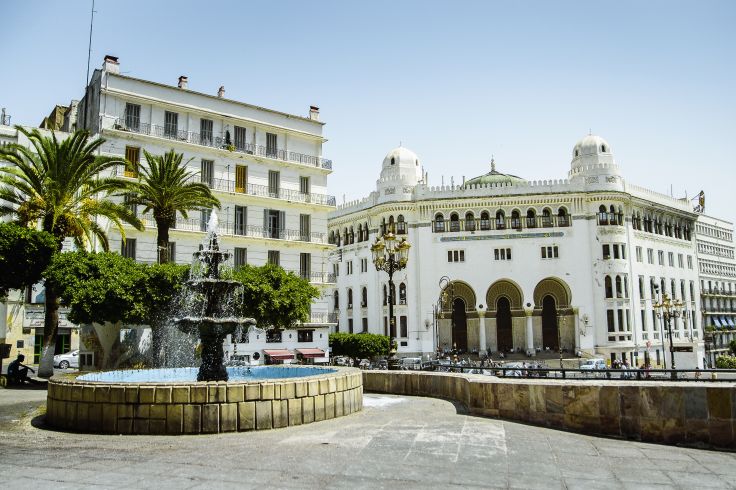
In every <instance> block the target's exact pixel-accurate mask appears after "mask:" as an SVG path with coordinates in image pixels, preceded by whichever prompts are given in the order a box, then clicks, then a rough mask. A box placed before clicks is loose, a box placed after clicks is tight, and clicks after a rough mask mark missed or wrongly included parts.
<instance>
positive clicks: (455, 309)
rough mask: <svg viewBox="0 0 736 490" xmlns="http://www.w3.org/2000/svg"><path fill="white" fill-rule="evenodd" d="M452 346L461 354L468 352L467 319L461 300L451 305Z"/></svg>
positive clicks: (458, 299)
mask: <svg viewBox="0 0 736 490" xmlns="http://www.w3.org/2000/svg"><path fill="white" fill-rule="evenodd" d="M452 345H453V347H454V348H456V349H458V350H461V351H463V352H466V351H467V350H468V317H467V315H466V313H465V301H463V300H462V299H461V298H455V301H453V303H452Z"/></svg>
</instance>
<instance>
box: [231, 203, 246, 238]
mask: <svg viewBox="0 0 736 490" xmlns="http://www.w3.org/2000/svg"><path fill="white" fill-rule="evenodd" d="M246 209H247V208H246V207H245V206H235V230H234V231H233V233H235V234H236V235H245V227H246V226H247V216H246Z"/></svg>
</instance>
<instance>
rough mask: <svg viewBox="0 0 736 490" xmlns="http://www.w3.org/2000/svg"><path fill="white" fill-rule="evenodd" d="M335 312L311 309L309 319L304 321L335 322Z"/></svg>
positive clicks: (336, 314) (336, 315)
mask: <svg viewBox="0 0 736 490" xmlns="http://www.w3.org/2000/svg"><path fill="white" fill-rule="evenodd" d="M337 318H338V313H337V312H332V313H329V312H326V311H313V312H312V313H310V315H309V321H307V322H304V323H322V324H324V323H337Z"/></svg>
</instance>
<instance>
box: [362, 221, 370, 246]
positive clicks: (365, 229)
mask: <svg viewBox="0 0 736 490" xmlns="http://www.w3.org/2000/svg"><path fill="white" fill-rule="evenodd" d="M369 238H370V236H369V234H368V222H367V221H366V222H365V223H363V241H364V242H367V241H368V239H369Z"/></svg>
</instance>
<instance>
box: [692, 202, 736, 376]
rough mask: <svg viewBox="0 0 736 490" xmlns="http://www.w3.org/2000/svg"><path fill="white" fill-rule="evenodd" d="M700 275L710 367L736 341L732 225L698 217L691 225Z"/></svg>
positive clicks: (701, 305)
mask: <svg viewBox="0 0 736 490" xmlns="http://www.w3.org/2000/svg"><path fill="white" fill-rule="evenodd" d="M695 231H696V236H695V239H696V243H697V250H698V270H699V272H700V298H701V301H700V308H701V311H702V313H703V327H704V329H705V337H706V345H705V347H706V357H707V360H708V363H709V364H710V365H711V367H715V359H716V357H718V356H719V355H723V354H727V353H728V351H729V348H728V344H729V342H731V341H732V340H734V339H736V332H735V330H736V257H735V256H734V243H733V223H730V222H728V221H724V220H721V219H718V218H714V217H712V216H707V215H700V216H698V221H697V223H696V225H695Z"/></svg>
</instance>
